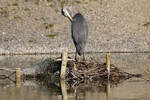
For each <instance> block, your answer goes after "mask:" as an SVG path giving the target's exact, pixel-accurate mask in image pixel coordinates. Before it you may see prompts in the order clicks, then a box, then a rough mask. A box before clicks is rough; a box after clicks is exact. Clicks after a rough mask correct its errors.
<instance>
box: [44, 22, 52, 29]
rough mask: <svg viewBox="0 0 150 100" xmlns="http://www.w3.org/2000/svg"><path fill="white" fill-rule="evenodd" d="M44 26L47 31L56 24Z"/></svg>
mask: <svg viewBox="0 0 150 100" xmlns="http://www.w3.org/2000/svg"><path fill="white" fill-rule="evenodd" d="M44 25H45V28H46V29H49V28H52V27H54V24H48V23H44Z"/></svg>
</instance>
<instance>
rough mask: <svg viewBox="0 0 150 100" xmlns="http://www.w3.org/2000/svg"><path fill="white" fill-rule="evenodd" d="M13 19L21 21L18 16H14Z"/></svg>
mask: <svg viewBox="0 0 150 100" xmlns="http://www.w3.org/2000/svg"><path fill="white" fill-rule="evenodd" d="M14 19H16V20H22V18H21V17H20V16H18V15H16V16H14Z"/></svg>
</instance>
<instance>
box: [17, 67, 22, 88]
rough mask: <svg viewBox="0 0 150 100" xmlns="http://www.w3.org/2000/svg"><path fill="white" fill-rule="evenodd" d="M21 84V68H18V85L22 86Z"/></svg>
mask: <svg viewBox="0 0 150 100" xmlns="http://www.w3.org/2000/svg"><path fill="white" fill-rule="evenodd" d="M20 84H21V70H20V68H16V85H19V86H20Z"/></svg>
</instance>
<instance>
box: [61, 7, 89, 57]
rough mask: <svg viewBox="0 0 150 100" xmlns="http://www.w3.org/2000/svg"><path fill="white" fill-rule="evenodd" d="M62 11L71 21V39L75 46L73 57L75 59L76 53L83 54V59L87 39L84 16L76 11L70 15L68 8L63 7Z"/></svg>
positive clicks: (86, 25)
mask: <svg viewBox="0 0 150 100" xmlns="http://www.w3.org/2000/svg"><path fill="white" fill-rule="evenodd" d="M62 13H63V15H64V16H66V17H68V18H69V19H70V21H71V32H72V39H73V42H74V45H75V47H76V54H75V59H76V60H77V53H78V54H79V56H81V55H83V59H84V60H85V57H84V50H85V46H86V42H87V39H88V24H87V22H86V20H85V18H84V16H83V15H82V14H80V13H77V14H75V15H74V16H73V17H72V14H71V9H70V8H67V7H65V8H63V9H62Z"/></svg>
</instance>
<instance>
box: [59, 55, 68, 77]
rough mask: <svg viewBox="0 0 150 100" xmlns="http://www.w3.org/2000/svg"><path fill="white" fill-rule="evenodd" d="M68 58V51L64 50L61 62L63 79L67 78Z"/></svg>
mask: <svg viewBox="0 0 150 100" xmlns="http://www.w3.org/2000/svg"><path fill="white" fill-rule="evenodd" d="M67 59H68V53H67V52H63V53H62V63H61V75H60V77H61V79H65V74H66V66H67V61H68V60H67Z"/></svg>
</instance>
